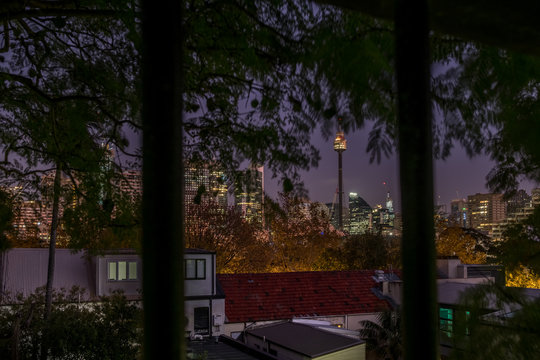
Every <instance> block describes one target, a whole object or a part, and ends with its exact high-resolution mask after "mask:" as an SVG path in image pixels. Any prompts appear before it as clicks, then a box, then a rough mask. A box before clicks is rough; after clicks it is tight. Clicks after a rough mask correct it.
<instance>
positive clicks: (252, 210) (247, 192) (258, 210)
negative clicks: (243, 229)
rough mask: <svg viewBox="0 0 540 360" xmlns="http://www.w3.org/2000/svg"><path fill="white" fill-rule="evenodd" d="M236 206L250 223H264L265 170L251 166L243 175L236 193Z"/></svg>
mask: <svg viewBox="0 0 540 360" xmlns="http://www.w3.org/2000/svg"><path fill="white" fill-rule="evenodd" d="M234 200H235V204H236V206H237V207H238V208H239V209H240V211H241V212H242V216H244V217H245V218H246V219H247V220H248V221H257V222H260V223H261V224H262V222H263V209H264V168H263V167H262V166H261V167H256V166H250V167H249V168H248V169H246V170H245V171H244V172H243V174H242V179H240V181H239V184H237V186H236V188H235V191H234Z"/></svg>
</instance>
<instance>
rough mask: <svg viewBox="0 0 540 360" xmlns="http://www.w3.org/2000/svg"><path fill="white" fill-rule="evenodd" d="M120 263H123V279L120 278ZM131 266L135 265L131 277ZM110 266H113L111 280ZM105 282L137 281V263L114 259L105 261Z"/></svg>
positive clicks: (135, 261)
mask: <svg viewBox="0 0 540 360" xmlns="http://www.w3.org/2000/svg"><path fill="white" fill-rule="evenodd" d="M120 263H125V264H126V265H125V278H123V279H119V277H120ZM133 264H135V275H133V272H132V271H131V270H133V266H132V265H133ZM111 265H114V278H111ZM107 281H108V282H136V281H139V262H138V261H137V260H128V259H115V260H107Z"/></svg>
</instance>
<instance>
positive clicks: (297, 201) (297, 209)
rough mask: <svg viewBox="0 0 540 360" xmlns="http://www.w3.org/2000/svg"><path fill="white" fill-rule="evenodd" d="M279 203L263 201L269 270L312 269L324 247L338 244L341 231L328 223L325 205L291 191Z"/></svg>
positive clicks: (283, 195) (325, 248)
mask: <svg viewBox="0 0 540 360" xmlns="http://www.w3.org/2000/svg"><path fill="white" fill-rule="evenodd" d="M279 196H280V197H279V203H277V204H276V203H272V202H270V201H266V203H265V206H266V210H265V215H266V216H267V219H268V220H267V225H268V227H269V231H270V239H269V243H270V244H271V247H272V266H271V270H272V271H311V270H315V269H317V265H316V264H317V261H319V260H320V259H321V256H322V255H323V253H324V252H325V250H327V249H330V248H332V247H335V246H337V245H338V243H339V241H340V238H341V235H340V234H339V233H338V232H336V231H335V229H334V228H333V227H332V226H331V225H330V220H329V219H328V216H327V214H326V212H325V208H324V205H322V204H320V203H311V202H308V201H304V200H303V199H302V198H299V197H296V196H293V194H291V193H287V194H280V195H279Z"/></svg>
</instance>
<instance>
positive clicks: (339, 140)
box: [334, 118, 347, 231]
mask: <svg viewBox="0 0 540 360" xmlns="http://www.w3.org/2000/svg"><path fill="white" fill-rule="evenodd" d="M334 150H335V151H337V153H338V202H339V208H338V225H339V230H342V231H343V152H344V151H345V150H347V140H345V133H344V132H343V130H342V129H341V118H338V129H337V133H336V138H335V139H334Z"/></svg>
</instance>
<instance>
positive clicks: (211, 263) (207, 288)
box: [184, 253, 216, 296]
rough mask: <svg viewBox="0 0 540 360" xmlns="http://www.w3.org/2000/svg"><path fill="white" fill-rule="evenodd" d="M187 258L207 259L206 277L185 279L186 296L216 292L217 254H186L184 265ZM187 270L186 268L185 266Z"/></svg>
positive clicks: (206, 294) (207, 294)
mask: <svg viewBox="0 0 540 360" xmlns="http://www.w3.org/2000/svg"><path fill="white" fill-rule="evenodd" d="M186 259H194V260H197V259H204V260H206V270H205V278H204V279H186V280H185V281H184V284H185V285H184V286H185V288H184V294H185V296H209V295H214V294H215V293H216V273H215V272H216V257H215V254H211V253H208V254H184V267H185V260H186ZM184 271H185V268H184Z"/></svg>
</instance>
